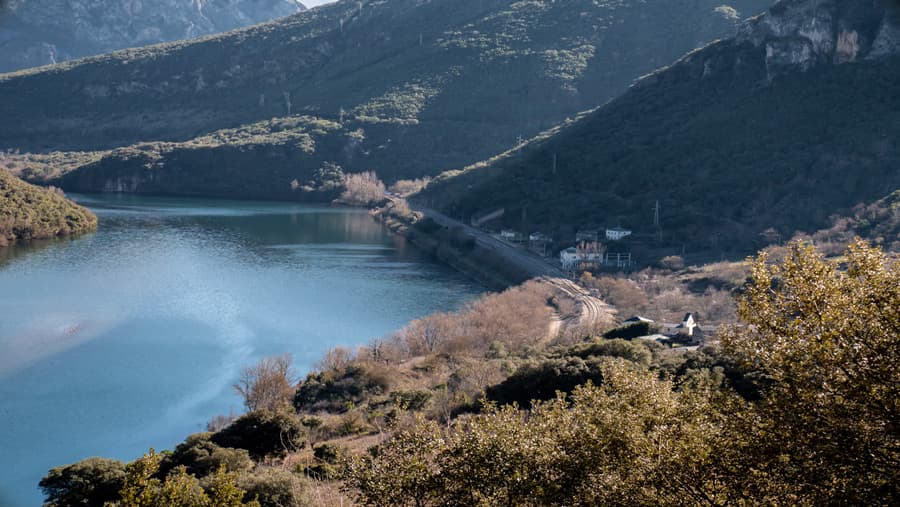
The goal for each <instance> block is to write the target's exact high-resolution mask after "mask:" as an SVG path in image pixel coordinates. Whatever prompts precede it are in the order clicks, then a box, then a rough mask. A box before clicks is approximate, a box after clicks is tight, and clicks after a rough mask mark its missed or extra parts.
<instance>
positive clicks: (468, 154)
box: [0, 0, 769, 198]
mask: <svg viewBox="0 0 900 507" xmlns="http://www.w3.org/2000/svg"><path fill="white" fill-rule="evenodd" d="M768 3H769V2H768V0H739V1H734V2H730V4H731V7H725V6H723V5H722V2H721V1H720V0H716V1H713V0H673V1H668V2H644V1H640V0H604V1H594V0H572V1H567V2H552V1H528V2H514V1H511V0H452V1H451V0H435V1H431V2H420V1H416V0H391V1H386V2H385V1H363V2H356V1H350V0H344V1H340V2H337V3H335V4H331V5H327V6H324V7H322V8H318V9H313V10H310V11H307V12H303V13H300V14H298V15H296V16H292V17H290V18H286V19H283V20H278V21H275V22H271V23H267V24H264V25H260V26H257V27H253V28H250V29H246V30H241V31H237V32H233V33H230V34H227V35H223V36H216V37H210V38H206V39H202V40H198V41H191V42H180V43H173V44H167V45H161V46H154V47H149V48H143V49H137V50H130V51H125V52H119V53H114V54H111V55H107V56H102V57H97V58H91V59H87V60H83V61H78V62H73V63H67V64H63V65H58V66H54V67H49V68H46V69H42V70H40V71H36V72H35V71H29V72H21V73H16V74H9V75H4V76H0V94H2V96H3V97H4V99H5V100H4V101H3V102H2V103H0V118H2V121H0V140H2V146H0V148H6V149H14V150H15V149H18V150H20V151H21V152H40V153H45V152H53V151H89V152H97V157H101V156H102V157H103V160H101V161H100V162H97V163H94V164H88V165H87V166H85V167H83V168H81V169H79V170H78V171H77V173H76V176H73V178H71V179H66V180H64V181H63V183H64V185H65V186H67V187H69V188H75V189H82V190H88V189H90V190H103V189H110V188H112V189H123V190H127V191H135V192H159V193H179V192H182V189H183V188H187V189H188V190H185V192H187V193H203V192H204V190H203V189H204V185H205V184H209V185H213V186H215V191H214V192H212V191H210V192H208V193H209V194H213V195H221V194H222V193H230V194H232V195H243V196H258V197H280V198H292V197H296V195H295V194H294V193H292V192H290V188H289V183H290V182H291V181H292V180H293V179H298V180H300V181H306V180H308V179H309V178H310V177H311V176H312V175H313V172H314V171H315V170H316V169H318V168H319V167H321V165H322V164H323V163H324V162H333V163H336V164H339V165H341V166H343V168H344V169H345V171H346V172H359V171H362V170H375V171H376V172H378V173H379V175H381V176H382V177H383V178H384V179H386V180H388V181H391V180H394V179H397V178H399V177H407V176H422V175H424V174H436V173H437V172H439V171H441V170H443V169H448V168H452V167H460V166H464V165H466V164H469V163H473V162H476V161H478V160H482V159H484V158H487V157H489V156H492V155H494V154H496V153H498V152H500V151H503V150H504V149H507V148H509V147H511V146H513V145H515V144H516V143H517V141H518V140H519V139H524V138H528V137H531V136H533V135H535V134H536V133H538V132H540V131H542V130H545V129H547V128H550V127H552V126H553V125H555V124H557V123H558V122H560V121H562V120H564V119H565V118H566V117H567V116H571V115H574V114H576V113H577V112H579V111H583V110H585V109H589V108H592V107H596V106H597V105H599V104H602V103H603V102H605V101H607V100H609V99H610V98H612V97H614V96H615V95H617V94H618V93H620V92H621V91H623V90H624V89H626V87H627V86H628V85H629V84H630V83H631V82H632V81H633V80H634V79H635V78H637V77H639V76H641V75H642V74H645V73H647V72H650V71H652V70H654V69H656V68H658V67H659V66H661V65H664V64H666V63H668V62H670V61H672V60H673V59H675V58H677V57H678V56H680V55H682V54H684V52H686V51H689V50H691V49H693V48H695V47H698V46H701V45H703V44H705V43H707V42H709V41H711V40H714V39H716V38H719V37H726V36H729V35H733V34H734V33H735V31H736V28H737V25H738V18H739V17H740V16H749V15H752V14H755V13H756V12H757V11H761V10H762V9H763V8H764V7H765V6H766V5H768ZM313 123H315V124H317V125H327V127H323V128H321V129H318V128H315V129H313V130H315V132H314V133H312V134H310V135H312V137H313V138H314V139H313V141H314V142H307V140H306V136H307V134H309V129H308V126H309V125H310V124H313ZM225 137H228V138H230V141H229V142H227V143H222V142H220V139H222V138H225ZM138 143H142V144H138ZM173 143H174V144H173ZM98 150H99V151H98ZM106 150H113V151H110V152H107V151H106ZM53 157H54V158H55V159H59V158H60V156H59V154H55V155H53ZM25 174H28V175H29V177H39V175H35V174H33V173H27V172H26V173H25ZM50 174H51V175H52V170H51V172H50ZM198 187H199V188H198Z"/></svg>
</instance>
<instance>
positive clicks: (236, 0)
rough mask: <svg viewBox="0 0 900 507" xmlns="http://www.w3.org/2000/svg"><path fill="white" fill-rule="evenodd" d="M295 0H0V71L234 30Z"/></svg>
mask: <svg viewBox="0 0 900 507" xmlns="http://www.w3.org/2000/svg"><path fill="white" fill-rule="evenodd" d="M303 9H304V7H303V5H302V4H300V3H299V2H297V1H296V0H204V1H202V2H198V1H196V0H143V1H140V2H136V1H134V0H69V1H66V2H61V1H59V0H0V72H10V71H14V70H17V69H23V68H26V67H37V66H40V65H49V64H52V63H56V62H62V61H66V60H71V59H73V58H81V57H84V56H90V55H97V54H100V53H107V52H109V51H114V50H116V49H122V48H128V47H135V46H145V45H147V44H155V43H159V42H165V41H171V40H179V39H188V38H191V37H199V36H201V35H209V34H213V33H221V32H225V31H228V30H234V29H235V28H239V27H242V26H249V25H252V24H255V23H260V22H262V21H268V20H270V19H275V18H278V17H281V16H288V15H290V14H295V13H296V12H298V11H300V10H303Z"/></svg>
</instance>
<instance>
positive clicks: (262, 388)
mask: <svg viewBox="0 0 900 507" xmlns="http://www.w3.org/2000/svg"><path fill="white" fill-rule="evenodd" d="M291 377H292V373H291V355H290V354H282V355H280V356H273V357H266V358H263V359H260V360H259V362H258V363H256V364H255V365H253V366H250V367H247V368H244V371H242V372H241V378H240V380H239V381H238V383H237V384H234V390H235V391H237V393H238V394H240V395H241V396H242V397H243V398H244V405H245V406H246V407H247V409H248V410H251V411H253V410H271V411H275V410H278V409H280V408H282V407H286V406H290V404H291V399H292V398H293V396H294V382H293V379H292V378H291Z"/></svg>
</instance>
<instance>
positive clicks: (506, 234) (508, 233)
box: [500, 229, 524, 243]
mask: <svg viewBox="0 0 900 507" xmlns="http://www.w3.org/2000/svg"><path fill="white" fill-rule="evenodd" d="M523 238H524V235H523V234H522V233H521V232H519V231H514V230H511V229H503V230H502V231H500V239H502V240H504V241H511V242H513V243H521V242H522V240H523Z"/></svg>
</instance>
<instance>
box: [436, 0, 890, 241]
mask: <svg viewBox="0 0 900 507" xmlns="http://www.w3.org/2000/svg"><path fill="white" fill-rule="evenodd" d="M898 48H900V4H898V3H897V2H895V1H893V0H874V1H865V2H859V1H856V0H786V1H782V2H780V3H778V4H777V5H775V6H773V7H772V8H771V10H770V11H769V12H768V13H767V14H765V15H763V16H760V17H758V18H755V19H753V20H751V21H750V22H749V23H747V24H746V25H745V26H743V27H742V29H741V30H740V34H739V35H738V36H737V37H735V38H733V39H730V40H727V41H722V42H717V43H713V44H711V45H710V46H708V47H706V48H704V49H702V50H700V51H696V52H692V53H690V54H688V55H687V56H685V57H684V58H682V59H681V60H680V61H678V62H677V63H675V64H674V65H672V66H671V67H670V68H667V69H664V70H661V71H659V72H656V73H654V74H653V75H651V76H648V77H646V78H645V79H643V80H641V81H640V82H638V83H637V84H636V85H635V86H634V87H633V88H632V89H631V90H630V91H629V92H628V93H626V94H625V95H624V96H622V97H620V98H618V99H616V100H615V101H613V102H611V103H609V104H608V105H606V106H604V107H601V108H599V109H597V110H596V111H593V112H591V113H590V114H586V115H584V116H583V117H582V118H580V119H579V120H577V121H574V122H572V123H571V124H570V125H568V126H566V127H564V128H561V129H558V130H557V131H553V132H549V133H547V134H546V135H544V136H542V137H540V138H538V139H535V140H534V141H532V142H530V143H528V144H526V145H525V146H523V147H522V148H521V149H519V150H514V151H512V152H510V153H507V154H505V155H503V156H501V157H498V158H497V159H494V160H492V161H489V162H486V163H483V164H479V165H477V166H473V167H470V168H469V169H467V170H465V171H461V172H459V171H457V172H450V173H447V174H445V175H443V176H442V177H441V178H438V180H437V181H436V182H434V183H433V184H432V185H430V186H429V187H428V189H427V190H426V192H425V194H424V195H423V196H422V198H423V199H427V200H429V201H431V203H432V204H433V205H435V206H438V207H441V208H443V209H444V210H446V211H449V212H451V213H454V214H457V215H463V216H471V215H478V214H479V213H483V212H487V211H491V210H494V209H497V208H499V207H505V208H506V220H507V225H511V226H516V227H522V228H527V229H529V230H530V229H543V230H545V231H552V232H555V233H557V234H559V235H561V236H562V237H569V236H567V235H571V234H573V230H574V229H576V228H578V227H584V226H596V225H604V224H605V225H613V226H614V225H618V224H621V225H624V226H627V227H631V228H633V229H634V230H635V232H636V235H637V236H639V237H645V238H648V239H649V238H656V237H658V233H659V230H658V229H657V228H656V227H655V226H654V225H653V220H654V211H653V209H654V208H655V205H656V202H657V201H659V203H660V225H661V229H662V234H663V238H664V240H665V241H666V242H668V244H670V245H673V246H677V249H678V250H679V251H680V250H681V249H682V247H683V245H684V246H685V247H687V248H688V249H697V248H708V247H716V249H724V250H732V251H736V252H746V251H748V250H750V249H753V248H756V247H758V246H760V245H761V242H762V238H761V237H760V236H759V233H760V232H762V231H764V230H766V229H768V228H774V229H776V230H777V231H778V232H779V233H780V234H781V235H782V236H783V237H789V236H790V234H792V233H793V232H794V231H795V230H806V231H810V230H816V229H818V228H820V227H822V226H824V225H826V223H827V218H828V217H829V216H830V215H831V214H833V213H836V212H838V211H839V210H842V209H848V208H850V207H852V206H854V205H856V204H858V203H861V202H872V201H874V200H875V199H878V198H879V197H881V196H884V195H886V194H888V193H890V192H891V191H893V190H895V189H896V188H900V145H898V143H897V142H896V140H897V136H898V134H900V130H898V126H900V93H897V90H898V87H900V56H898ZM554 160H555V162H554ZM554 167H555V168H554ZM523 209H524V210H525V211H524V215H525V221H524V223H523V221H522V216H523Z"/></svg>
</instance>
